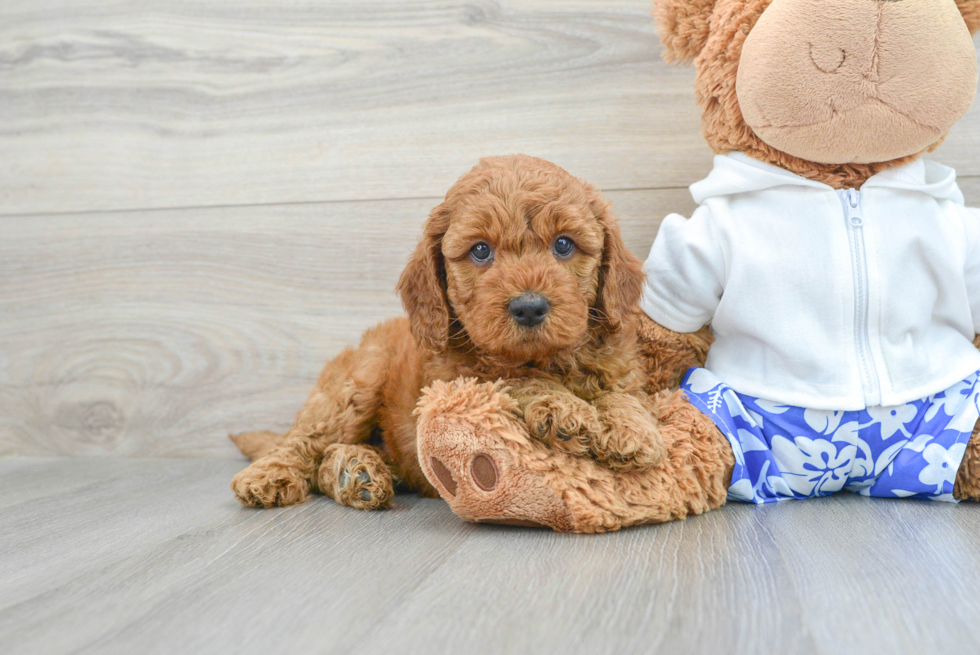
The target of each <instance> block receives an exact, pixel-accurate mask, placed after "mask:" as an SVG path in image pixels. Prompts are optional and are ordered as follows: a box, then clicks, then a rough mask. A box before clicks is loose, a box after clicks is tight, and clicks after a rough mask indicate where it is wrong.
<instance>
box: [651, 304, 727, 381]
mask: <svg viewBox="0 0 980 655" xmlns="http://www.w3.org/2000/svg"><path fill="white" fill-rule="evenodd" d="M639 315H640V323H639V328H638V331H637V341H638V342H639V352H640V356H641V358H642V364H643V367H644V369H645V371H646V375H647V385H648V388H647V391H648V392H649V393H650V394H655V393H657V392H658V391H662V390H664V389H676V388H677V387H678V386H680V382H681V378H682V377H683V376H684V373H685V372H686V371H687V370H688V369H689V368H691V367H693V366H704V360H705V357H707V356H708V348H709V347H711V342H712V341H714V337H713V336H712V334H711V329H710V328H709V327H707V326H705V327H703V328H701V329H700V330H698V331H697V332H691V333H689V334H682V333H680V332H674V331H673V330H669V329H667V328H665V327H664V326H662V325H660V324H659V323H657V322H656V321H654V320H653V319H652V318H650V317H649V316H647V315H646V314H644V313H643V312H642V311H641V312H639Z"/></svg>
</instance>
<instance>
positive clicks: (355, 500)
mask: <svg viewBox="0 0 980 655" xmlns="http://www.w3.org/2000/svg"><path fill="white" fill-rule="evenodd" d="M317 484H318V486H319V488H320V493H322V494H325V495H327V496H330V497H331V498H333V499H334V500H336V501H337V502H338V503H340V504H341V505H347V506H349V507H353V508H354V509H382V508H384V507H390V506H391V499H392V497H393V496H394V495H395V485H394V480H393V479H392V476H391V471H390V470H389V469H388V465H387V464H386V463H385V460H384V455H383V454H382V452H381V450H379V449H378V448H375V447H373V446H365V445H361V444H352V445H348V444H339V443H337V444H333V445H331V446H327V449H326V450H325V451H324V452H323V462H322V463H321V464H320V470H319V472H318V473H317Z"/></svg>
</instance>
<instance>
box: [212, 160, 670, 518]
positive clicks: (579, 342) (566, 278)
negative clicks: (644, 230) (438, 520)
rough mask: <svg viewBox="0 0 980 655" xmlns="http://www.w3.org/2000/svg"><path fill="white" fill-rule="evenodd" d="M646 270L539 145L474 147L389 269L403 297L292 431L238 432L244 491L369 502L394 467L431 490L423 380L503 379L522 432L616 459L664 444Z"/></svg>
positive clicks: (263, 501)
mask: <svg viewBox="0 0 980 655" xmlns="http://www.w3.org/2000/svg"><path fill="white" fill-rule="evenodd" d="M642 282H643V273H642V269H641V265H640V262H639V261H638V260H637V259H636V258H635V257H634V256H633V255H632V254H631V253H630V252H629V251H628V250H627V249H626V247H625V246H624V245H623V241H622V238H621V237H620V233H619V227H618V226H617V224H616V222H615V221H614V220H613V218H612V215H611V213H610V210H609V205H608V203H607V202H606V201H605V200H604V199H603V198H602V196H601V195H600V194H599V193H598V191H596V190H595V189H594V188H593V187H592V186H590V185H589V184H586V183H585V182H583V181H581V180H578V179H576V178H574V177H572V176H571V175H569V174H568V173H567V172H565V171H564V170H562V169H561V168H559V167H558V166H555V165H554V164H551V163H549V162H546V161H543V160H541V159H536V158H533V157H527V156H524V155H514V156H507V157H492V158H487V159H484V160H482V161H481V162H480V163H479V164H478V165H477V166H476V167H475V168H474V169H473V170H471V171H470V172H469V173H467V174H466V175H464V176H463V177H462V178H460V179H459V181H457V182H456V184H455V185H454V186H453V187H452V188H451V189H450V190H449V193H448V194H447V195H446V199H445V201H444V202H443V203H442V204H440V205H439V206H437V207H436V208H435V209H434V210H433V211H432V213H431V214H430V215H429V218H428V220H427V221H426V223H425V225H424V228H423V234H422V239H421V241H420V242H419V244H418V247H417V248H416V250H415V252H414V254H413V255H412V257H411V260H410V261H409V263H408V266H407V267H406V268H405V270H404V272H403V273H402V275H401V279H400V280H399V282H398V292H399V294H400V295H401V299H402V303H403V305H404V307H405V309H406V311H407V313H408V317H407V318H397V319H393V320H390V321H387V322H385V323H382V324H381V325H379V326H377V327H375V328H373V329H371V330H369V331H368V332H367V333H366V334H365V335H364V337H363V340H362V341H361V344H360V346H359V347H358V348H356V349H348V350H345V351H344V352H342V353H341V354H340V355H339V356H338V357H337V358H336V359H334V360H332V361H330V362H328V363H327V365H326V366H325V367H324V369H323V372H322V373H321V374H320V378H319V381H318V382H317V384H316V387H315V388H314V389H313V392H312V393H311V395H310V398H309V400H307V402H306V404H305V406H304V407H303V409H302V410H301V411H300V412H299V415H298V416H297V417H296V421H295V423H294V424H293V427H292V428H291V429H290V430H289V432H288V433H286V434H285V435H276V434H272V433H268V432H253V433H245V434H240V435H236V436H233V437H232V439H233V440H235V442H236V443H237V444H238V445H239V448H240V449H241V450H242V451H243V452H244V453H245V454H246V455H249V456H251V457H253V458H254V459H255V461H254V462H253V463H252V465H251V466H249V467H248V468H246V469H245V470H243V471H241V472H240V473H239V474H238V475H237V476H235V478H234V480H233V481H232V483H231V487H232V489H233V490H234V492H235V494H236V495H237V496H238V498H239V500H240V501H241V502H242V503H243V504H245V505H249V506H253V507H272V506H276V505H291V504H294V503H299V502H302V501H303V500H305V499H306V497H307V496H308V495H309V493H310V492H311V491H318V492H320V493H323V494H326V495H328V496H330V497H332V498H333V499H334V500H336V501H337V502H338V503H341V504H343V505H349V506H351V507H355V508H359V509H378V508H381V507H385V506H387V505H389V504H390V502H391V498H392V495H393V493H394V487H395V484H396V483H401V484H402V485H403V486H405V487H408V488H410V489H414V490H418V491H419V492H420V493H422V494H423V495H427V496H437V495H438V494H437V493H436V491H435V489H434V488H433V487H432V486H431V485H430V484H429V482H428V481H427V480H426V478H425V476H424V475H423V473H422V470H421V468H420V467H419V463H418V461H417V455H416V445H415V425H416V423H415V422H416V419H415V415H414V410H415V406H416V403H417V402H418V399H419V397H420V395H421V391H422V389H423V388H424V387H426V386H427V385H428V384H430V383H431V382H432V381H434V380H445V381H449V380H453V379H456V378H459V377H470V378H477V379H479V380H485V381H493V380H499V379H503V380H505V381H506V383H507V386H508V387H509V393H510V394H511V396H512V397H513V398H514V399H515V400H516V401H517V403H518V405H519V407H520V409H521V412H522V415H523V418H524V420H525V421H526V423H527V426H528V428H529V432H530V433H531V435H532V436H533V437H534V438H537V439H541V440H543V441H545V442H546V443H548V444H549V445H551V446H552V447H554V448H561V449H565V450H568V451H570V452H572V453H574V454H576V455H580V456H590V457H594V458H595V459H596V460H598V461H599V462H601V463H602V464H604V465H606V466H609V467H611V468H614V469H617V470H629V469H637V468H643V467H648V466H653V465H656V464H658V463H659V462H660V461H661V460H662V459H663V457H664V455H665V449H664V446H663V444H662V442H661V440H660V435H659V432H658V429H657V423H656V420H655V419H654V418H653V407H652V403H651V400H650V397H649V395H648V394H647V393H646V392H645V390H644V384H645V377H646V376H645V373H644V371H642V370H641V368H640V366H641V365H640V363H639V362H640V359H639V358H638V356H637V336H636V334H637V320H638V318H637V314H636V312H635V309H634V308H635V306H636V305H637V303H638V302H639V298H640V293H641V287H642Z"/></svg>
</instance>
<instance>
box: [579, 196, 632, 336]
mask: <svg viewBox="0 0 980 655" xmlns="http://www.w3.org/2000/svg"><path fill="white" fill-rule="evenodd" d="M590 205H591V206H592V212H593V213H594V214H595V217H596V219H597V220H598V221H599V225H601V226H602V232H603V238H604V240H603V246H602V264H601V265H600V266H599V291H598V294H597V295H596V302H595V307H596V309H597V310H598V311H597V312H596V314H597V319H598V321H599V323H600V324H601V325H604V326H605V327H606V329H608V330H609V331H611V332H615V331H616V330H619V329H620V327H622V323H623V319H624V318H625V317H626V316H628V315H629V313H630V312H632V311H633V308H634V307H636V306H637V305H638V304H639V302H640V296H641V294H642V293H643V279H644V274H643V265H642V264H641V263H640V260H639V259H637V258H636V256H635V255H633V253H631V252H630V251H629V250H628V249H627V248H626V244H625V243H623V236H622V234H621V233H620V231H619V224H618V223H617V222H616V220H615V219H614V218H613V216H612V212H611V211H610V209H609V203H608V202H606V199H605V198H603V197H602V196H601V195H600V194H599V192H598V191H595V192H593V196H592V198H591V200H590Z"/></svg>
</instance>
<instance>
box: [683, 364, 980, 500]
mask: <svg viewBox="0 0 980 655" xmlns="http://www.w3.org/2000/svg"><path fill="white" fill-rule="evenodd" d="M681 389H683V390H684V392H685V393H686V394H687V397H688V398H689V399H690V401H691V403H692V404H693V405H694V406H695V407H697V408H698V409H700V410H701V411H702V412H704V413H705V414H707V415H708V416H709V417H711V419H712V420H714V422H715V424H717V426H718V428H719V429H720V430H721V431H722V432H723V433H724V435H725V436H726V437H727V438H728V441H729V442H730V443H731V445H732V451H734V453H735V469H734V471H733V472H732V483H731V486H730V487H729V488H728V498H729V500H740V501H744V502H749V503H768V502H772V501H776V500H786V499H789V498H811V497H814V496H828V495H830V494H832V493H835V492H837V491H840V490H842V489H846V490H847V491H853V492H855V493H859V494H862V495H864V496H883V497H886V498H929V499H931V500H944V501H950V502H955V499H954V498H953V483H954V482H955V481H956V472H957V470H958V469H959V467H960V462H961V461H962V460H963V454H964V452H965V451H966V444H967V443H968V442H969V441H970V436H971V435H972V433H973V428H974V426H975V425H976V423H977V418H978V417H980V404H978V397H980V373H975V374H973V375H971V376H970V377H969V378H967V379H966V380H963V381H962V382H959V383H957V384H956V385H954V386H953V387H951V388H949V389H947V390H946V391H942V392H940V393H937V394H936V395H934V396H931V397H930V398H926V399H925V400H916V401H913V402H910V403H908V404H906V405H899V406H896V407H868V408H867V409H862V410H857V411H841V412H836V411H832V410H814V409H803V408H800V407H791V406H788V405H780V404H778V403H773V402H770V401H767V400H760V399H758V398H752V397H750V396H745V395H743V394H740V393H736V392H735V391H733V390H732V389H731V387H728V386H726V385H725V384H724V383H723V382H722V381H721V380H719V379H718V378H716V377H715V376H714V375H713V374H712V373H711V372H709V371H708V370H706V369H703V368H692V369H690V370H689V371H688V372H687V374H686V375H685V376H684V380H683V382H681Z"/></svg>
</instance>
